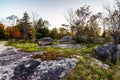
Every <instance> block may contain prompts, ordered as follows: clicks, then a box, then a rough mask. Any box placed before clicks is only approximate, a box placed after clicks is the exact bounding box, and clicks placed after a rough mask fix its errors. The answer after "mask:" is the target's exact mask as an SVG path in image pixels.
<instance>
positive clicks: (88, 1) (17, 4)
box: [0, 0, 112, 27]
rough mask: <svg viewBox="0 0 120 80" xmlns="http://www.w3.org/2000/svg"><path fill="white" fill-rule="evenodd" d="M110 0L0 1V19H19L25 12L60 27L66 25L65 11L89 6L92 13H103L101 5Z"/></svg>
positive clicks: (52, 25)
mask: <svg viewBox="0 0 120 80" xmlns="http://www.w3.org/2000/svg"><path fill="white" fill-rule="evenodd" d="M110 1H111V2H112V0H106V1H105V0H0V10H1V11H0V18H3V19H4V18H6V17H7V16H10V15H17V16H18V17H19V18H21V17H22V16H23V13H24V12H25V11H27V12H28V13H29V14H30V13H31V12H36V13H37V14H38V15H39V17H42V18H43V19H45V20H48V21H49V22H50V24H51V27H60V26H61V24H62V23H66V22H67V21H66V18H65V15H66V14H67V10H68V9H70V8H72V9H73V10H75V9H77V8H79V7H80V6H83V5H90V6H91V8H90V9H91V10H92V12H93V13H97V12H104V9H103V5H102V3H104V4H105V3H107V4H108V2H110Z"/></svg>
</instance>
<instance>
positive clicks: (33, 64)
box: [0, 48, 77, 80]
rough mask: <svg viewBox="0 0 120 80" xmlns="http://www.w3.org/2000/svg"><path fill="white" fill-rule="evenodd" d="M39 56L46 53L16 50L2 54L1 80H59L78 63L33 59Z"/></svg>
mask: <svg viewBox="0 0 120 80" xmlns="http://www.w3.org/2000/svg"><path fill="white" fill-rule="evenodd" d="M37 54H39V55H43V54H44V52H42V51H40V52H31V53H24V52H19V51H16V50H15V49H14V48H7V49H6V50H4V51H3V52H0V80H59V79H61V78H62V77H64V76H65V74H66V73H67V72H68V71H70V70H72V69H74V68H75V65H76V63H77V59H75V58H58V59H57V60H41V59H33V58H31V56H34V55H37Z"/></svg>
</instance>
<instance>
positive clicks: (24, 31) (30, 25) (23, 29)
mask: <svg viewBox="0 0 120 80" xmlns="http://www.w3.org/2000/svg"><path fill="white" fill-rule="evenodd" d="M6 19H7V20H9V21H8V22H10V25H9V26H5V25H4V24H3V23H2V22H1V23H0V39H16V40H19V39H22V40H31V41H32V40H33V41H35V40H36V39H39V38H41V37H52V38H53V39H60V38H62V37H63V36H65V35H72V33H71V32H70V31H69V30H68V29H67V28H65V27H60V28H58V29H57V28H53V29H52V30H50V29H49V26H50V23H49V22H48V21H47V20H43V19H42V18H40V19H38V20H35V19H34V18H33V19H34V20H33V21H31V22H30V17H29V15H28V13H27V12H25V13H24V15H23V18H21V19H18V18H17V17H16V16H15V15H11V16H9V17H7V18H6Z"/></svg>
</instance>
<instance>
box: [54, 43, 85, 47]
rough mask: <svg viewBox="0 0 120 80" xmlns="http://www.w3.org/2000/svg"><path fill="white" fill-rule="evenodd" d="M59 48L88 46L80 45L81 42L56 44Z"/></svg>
mask: <svg viewBox="0 0 120 80" xmlns="http://www.w3.org/2000/svg"><path fill="white" fill-rule="evenodd" d="M55 47H57V48H86V46H83V45H79V44H58V45H55Z"/></svg>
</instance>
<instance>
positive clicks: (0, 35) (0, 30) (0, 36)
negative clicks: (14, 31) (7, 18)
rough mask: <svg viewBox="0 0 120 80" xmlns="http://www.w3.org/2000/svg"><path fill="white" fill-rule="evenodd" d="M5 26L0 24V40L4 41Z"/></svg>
mask: <svg viewBox="0 0 120 80" xmlns="http://www.w3.org/2000/svg"><path fill="white" fill-rule="evenodd" d="M4 28H5V27H4V25H3V24H2V23H0V39H4V37H5V36H4V34H5V32H4Z"/></svg>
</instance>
